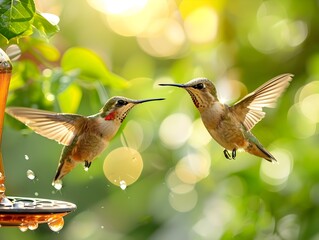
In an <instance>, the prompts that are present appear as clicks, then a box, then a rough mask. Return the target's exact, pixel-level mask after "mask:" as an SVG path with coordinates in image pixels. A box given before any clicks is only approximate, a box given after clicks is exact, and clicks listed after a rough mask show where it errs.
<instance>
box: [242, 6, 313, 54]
mask: <svg viewBox="0 0 319 240" xmlns="http://www.w3.org/2000/svg"><path fill="white" fill-rule="evenodd" d="M307 35H308V28H307V25H306V24H305V23H304V22H302V21H300V20H299V21H294V20H290V19H289V18H288V17H287V13H286V11H285V8H284V7H283V6H282V5H281V3H280V2H278V1H265V2H263V3H262V4H261V5H260V7H259V10H258V12H257V21H256V25H255V27H254V28H253V29H252V31H251V32H250V34H249V36H248V38H249V41H250V43H251V44H252V46H253V47H254V48H256V49H257V50H258V51H260V52H262V53H264V54H271V53H274V52H276V51H287V50H289V49H290V48H291V47H297V46H298V45H300V44H301V43H303V42H304V41H305V40H306V38H307Z"/></svg>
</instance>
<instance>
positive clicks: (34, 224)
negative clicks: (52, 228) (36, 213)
mask: <svg viewBox="0 0 319 240" xmlns="http://www.w3.org/2000/svg"><path fill="white" fill-rule="evenodd" d="M38 226H39V225H38V223H37V222H29V223H28V228H29V229H30V230H36V229H37V228H38ZM20 230H21V229H20Z"/></svg>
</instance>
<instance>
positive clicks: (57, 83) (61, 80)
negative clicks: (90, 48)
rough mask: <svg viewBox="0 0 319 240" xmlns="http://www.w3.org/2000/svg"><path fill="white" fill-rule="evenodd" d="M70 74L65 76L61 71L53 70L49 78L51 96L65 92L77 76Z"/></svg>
mask: <svg viewBox="0 0 319 240" xmlns="http://www.w3.org/2000/svg"><path fill="white" fill-rule="evenodd" d="M72 73H73V74H68V75H66V74H65V73H64V72H63V71H62V70H61V69H54V70H53V72H52V75H51V76H50V84H51V86H50V92H51V93H52V94H53V95H58V94H60V93H62V92H63V91H65V90H66V89H67V88H68V87H69V86H70V85H71V84H72V82H73V81H74V80H75V79H76V78H77V75H76V74H75V73H74V72H72Z"/></svg>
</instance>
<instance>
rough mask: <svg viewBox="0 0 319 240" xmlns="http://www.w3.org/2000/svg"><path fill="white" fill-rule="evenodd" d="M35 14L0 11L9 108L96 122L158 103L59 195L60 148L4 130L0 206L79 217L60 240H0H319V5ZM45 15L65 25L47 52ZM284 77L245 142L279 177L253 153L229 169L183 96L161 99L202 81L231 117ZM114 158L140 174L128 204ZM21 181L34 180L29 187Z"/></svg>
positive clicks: (132, 4) (179, 5)
mask: <svg viewBox="0 0 319 240" xmlns="http://www.w3.org/2000/svg"><path fill="white" fill-rule="evenodd" d="M15 4H16V5H15ZM35 6H36V8H35V7H34V4H33V2H32V1H2V2H1V8H0V9H1V10H0V12H1V25H0V34H1V36H2V37H1V38H0V47H1V48H3V49H6V48H7V47H8V46H9V45H11V44H17V45H18V47H19V49H20V50H21V56H20V58H19V59H18V60H17V61H14V62H13V64H14V69H13V77H12V81H11V86H10V92H9V97H8V103H7V104H8V105H10V106H26V107H35V108H40V109H47V110H52V111H57V112H72V113H75V112H77V113H79V114H83V115H90V114H93V113H95V112H97V111H98V110H99V109H100V108H101V106H102V105H103V104H104V103H105V101H106V100H107V99H108V98H109V97H110V96H113V95H122V96H127V97H130V98H136V99H144V98H148V97H166V100H165V101H162V102H154V103H149V104H145V105H144V104H143V105H141V106H138V107H136V108H134V109H133V110H132V111H131V112H130V113H129V115H128V117H127V118H126V120H125V121H124V122H123V126H122V127H121V129H120V132H119V133H118V134H117V136H116V137H115V138H114V139H113V141H112V142H111V144H110V145H109V147H108V149H107V150H106V151H105V152H104V153H103V154H102V155H101V156H100V157H99V158H98V159H97V160H96V161H95V162H94V163H93V164H92V166H91V168H90V170H89V172H84V171H83V169H82V168H81V167H77V168H76V169H75V170H74V171H73V172H72V173H71V174H69V175H68V176H67V177H66V178H65V179H64V184H65V185H64V188H63V189H62V191H61V192H57V191H55V189H54V188H52V187H51V184H50V183H51V181H52V177H53V175H54V172H55V169H56V166H57V161H58V158H59V151H60V150H61V146H59V145H57V144H56V143H55V142H53V141H50V140H47V139H44V138H42V137H40V136H38V135H36V134H34V133H31V134H27V135H26V134H25V133H26V132H27V133H30V131H26V130H25V129H23V130H22V133H24V134H21V132H19V131H17V130H16V129H13V128H12V127H11V126H13V124H17V122H16V121H14V120H13V119H11V118H9V117H7V118H6V123H9V122H10V123H11V124H10V126H9V124H7V125H6V127H5V129H4V130H5V131H4V136H3V156H4V164H5V167H6V175H7V183H6V186H7V193H8V194H9V195H19V196H30V197H34V196H38V197H41V198H54V199H62V200H66V201H71V202H74V203H76V204H77V206H78V209H77V210H76V212H74V213H72V214H70V215H68V216H67V217H65V226H64V228H63V229H62V230H61V231H60V233H59V234H57V233H54V232H51V231H50V230H49V228H48V227H47V226H39V228H38V230H36V231H27V232H25V233H22V232H20V230H19V229H15V228H1V229H0V236H1V239H9V238H10V239H13V238H21V237H22V238H24V239H52V238H62V239H105V238H108V239H154V240H156V239H312V240H315V239H318V238H319V231H318V225H319V211H318V209H319V208H318V204H319V175H318V172H319V165H317V164H316V160H317V158H318V156H317V154H318V144H319V138H318V129H317V125H318V122H319V110H318V107H317V105H318V101H319V97H318V96H319V74H318V69H319V61H318V59H319V45H318V43H317V42H318V29H319V15H318V10H319V5H318V1H314V0H310V1H296V0H284V1H275V0H267V1H248V0H240V1H204V0H203V1H195V0H194V1H193V0H175V1H174V0H165V1H156V0H143V1H138V0H136V1H132V0H121V1H116V0H114V1H113V0H109V1H104V0H80V1H79V0H70V1H63V2H62V1H56V0H50V1H40V0H39V1H37V2H36V4H35ZM75 6H76V11H75ZM10 9H11V10H14V11H11V12H12V13H14V14H12V15H10V14H9V10H10ZM35 9H36V10H35ZM26 10H28V11H26ZM18 12H19V14H23V15H25V17H24V18H21V16H20V15H18V14H17V13H18ZM40 12H41V14H40ZM46 12H50V13H51V14H54V15H55V16H58V17H59V18H60V22H59V29H60V32H58V33H57V34H55V35H54V37H52V38H50V39H48V37H49V36H51V35H53V34H54V33H56V31H57V29H58V28H57V26H56V24H49V21H47V20H46V19H47V18H44V17H43V16H48V15H45V14H43V13H46ZM79 13H81V14H79ZM8 14H9V15H8ZM51 17H52V16H51ZM21 19H23V24H20V23H21ZM16 23H19V24H18V26H17V25H15V24H16ZM285 72H291V73H293V74H294V75H295V77H294V79H293V81H292V83H291V85H290V86H289V88H288V90H287V91H286V92H285V93H284V94H283V96H282V97H281V98H280V99H279V101H278V105H277V107H276V108H275V109H267V110H266V112H267V114H266V117H265V118H264V119H263V120H262V121H261V122H260V123H259V124H258V125H257V126H256V127H255V128H254V129H253V131H252V132H253V133H254V134H255V135H256V137H257V138H258V139H259V140H260V141H261V142H262V143H263V145H264V146H266V147H267V149H268V150H270V151H271V152H272V153H273V154H274V156H275V157H276V158H277V159H278V163H279V164H270V163H268V162H266V161H264V160H262V159H258V158H256V157H254V156H250V155H248V154H247V153H238V156H237V158H236V161H228V160H226V159H225V158H224V156H223V153H222V150H223V149H222V148H221V147H220V146H219V145H218V144H217V143H215V142H214V141H212V140H211V138H210V137H209V135H208V133H207V131H206V130H205V128H204V127H203V125H202V123H201V121H200V119H199V114H198V112H197V110H196V109H195V107H194V106H193V103H192V102H191V99H190V97H189V96H188V94H187V93H186V92H185V91H183V90H181V89H170V88H160V87H158V85H157V84H158V83H160V82H186V81H189V80H190V79H192V78H194V77H199V76H205V77H207V78H209V79H211V80H212V81H213V82H214V83H215V85H216V87H217V89H218V93H219V96H220V98H221V99H223V100H225V101H226V102H227V103H229V104H232V103H234V102H236V101H237V100H238V99H240V98H241V97H243V96H244V95H245V94H247V93H248V92H250V91H253V90H254V89H255V88H256V87H258V86H260V85H261V84H262V83H264V82H265V81H267V80H268V79H270V78H272V77H274V76H276V75H279V74H282V73H285ZM16 127H17V128H18V129H21V125H19V126H16ZM122 145H128V146H130V147H133V148H135V149H136V150H138V151H139V152H140V154H141V156H142V158H143V162H144V168H143V172H142V174H141V177H140V178H139V180H138V181H137V182H135V183H134V184H132V185H131V186H129V187H128V188H126V189H125V190H122V189H121V188H120V187H118V186H114V185H113V184H111V183H110V182H109V181H108V180H107V179H106V177H105V176H104V174H103V160H104V158H105V157H106V156H107V154H108V153H110V152H111V151H112V150H114V149H116V148H118V147H121V146H122ZM39 146H41V148H39ZM25 155H27V156H28V159H29V160H26V159H25V157H24V156H25ZM29 169H31V170H32V171H33V172H34V173H35V174H36V180H34V181H30V180H28V179H27V176H26V172H27V170H29Z"/></svg>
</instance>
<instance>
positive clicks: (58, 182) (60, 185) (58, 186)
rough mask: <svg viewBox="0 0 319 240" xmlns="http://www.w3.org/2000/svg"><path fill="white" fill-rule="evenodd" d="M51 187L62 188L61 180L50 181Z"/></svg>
mask: <svg viewBox="0 0 319 240" xmlns="http://www.w3.org/2000/svg"><path fill="white" fill-rule="evenodd" d="M52 185H53V187H54V188H55V189H56V190H61V188H62V181H61V180H57V181H55V182H53V183H52Z"/></svg>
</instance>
